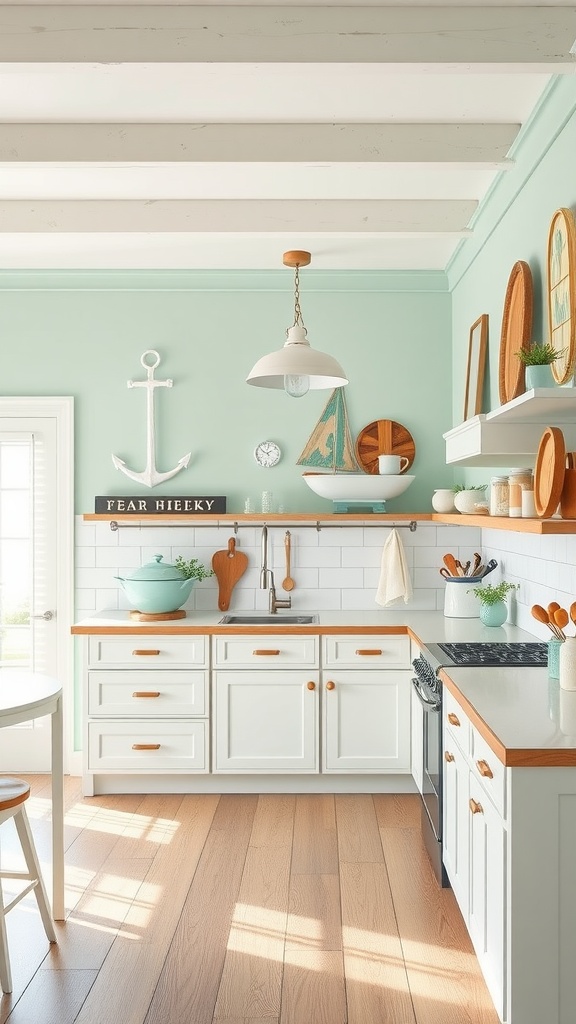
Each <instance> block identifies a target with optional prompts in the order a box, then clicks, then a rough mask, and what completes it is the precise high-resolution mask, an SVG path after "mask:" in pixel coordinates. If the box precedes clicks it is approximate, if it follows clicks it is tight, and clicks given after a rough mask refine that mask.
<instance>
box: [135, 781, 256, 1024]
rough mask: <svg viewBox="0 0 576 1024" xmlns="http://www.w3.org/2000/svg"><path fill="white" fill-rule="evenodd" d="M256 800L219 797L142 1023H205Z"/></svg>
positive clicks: (208, 1021) (209, 1014)
mask: <svg viewBox="0 0 576 1024" xmlns="http://www.w3.org/2000/svg"><path fill="white" fill-rule="evenodd" d="M257 801H258V798H257V797H256V796H252V795H249V796H239V795H235V796H234V795H232V796H228V795H227V796H222V797H221V798H220V801H219V804H218V808H217V810H216V814H215V815H214V822H213V827H212V828H211V829H210V834H209V836H208V839H207V841H206V844H205V847H204V850H203V852H202V856H201V857H200V862H199V864H198V868H197V870H196V874H195V876H194V880H193V882H192V885H191V887H190V891H189V893H188V897H187V899H186V902H185V904H184V907H183V910H182V915H181V917H180V920H179V922H178V925H177V927H176V930H175V933H174V938H173V941H172V944H171V947H170V950H169V952H168V955H167V957H166V960H165V963H164V966H163V968H162V971H161V973H160V977H159V980H158V986H157V988H156V991H155V993H154V997H153V999H152V1002H151V1004H150V1009H149V1011H148V1014H147V1015H146V1018H145V1024H164V1022H169V1024H191V1022H194V1024H211V1022H212V1019H213V1013H214V1007H215V1005H216V998H217V995H218V988H219V984H220V977H221V974H222V968H223V964H224V959H225V954H226V947H227V944H228V938H229V935H230V929H231V926H232V922H233V919H234V912H235V909H236V903H237V901H238V891H239V888H240V882H241V879H242V873H243V870H244V862H245V858H246V852H247V849H248V843H249V841H250V832H251V829H252V823H253V819H254V814H255V811H256V805H257Z"/></svg>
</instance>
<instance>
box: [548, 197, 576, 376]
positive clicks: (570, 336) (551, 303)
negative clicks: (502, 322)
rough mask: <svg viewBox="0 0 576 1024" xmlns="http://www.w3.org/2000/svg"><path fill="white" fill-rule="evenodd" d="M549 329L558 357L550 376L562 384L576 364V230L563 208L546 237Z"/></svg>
mask: <svg viewBox="0 0 576 1024" xmlns="http://www.w3.org/2000/svg"><path fill="white" fill-rule="evenodd" d="M548 327H549V330H550V344H551V345H552V347H553V348H555V349H556V351H557V352H559V353H560V355H559V356H558V358H557V359H555V360H554V362H553V363H552V373H553V375H554V378H555V380H556V382H557V383H558V384H565V383H566V382H567V381H569V380H570V378H571V377H572V375H573V373H574V366H575V364H576V226H575V224H574V215H573V213H572V211H571V210H568V209H565V208H561V209H560V210H556V213H555V214H554V216H553V217H552V221H551V224H550V230H549V233H548Z"/></svg>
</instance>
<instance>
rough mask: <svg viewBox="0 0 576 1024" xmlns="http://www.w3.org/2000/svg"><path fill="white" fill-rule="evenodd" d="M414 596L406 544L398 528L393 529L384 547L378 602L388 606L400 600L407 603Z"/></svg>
mask: <svg viewBox="0 0 576 1024" xmlns="http://www.w3.org/2000/svg"><path fill="white" fill-rule="evenodd" d="M411 597H412V581H411V579H410V573H409V572H408V566H407V565H406V555H405V554H404V545H403V544H402V540H401V538H400V535H399V533H398V530H395V529H393V530H391V531H390V535H389V536H388V537H387V538H386V543H385V544H384V548H383V549H382V563H381V566H380V579H379V581H378V590H377V591H376V604H380V605H382V607H383V608H388V607H389V606H390V605H392V604H396V603H397V602H398V601H402V600H403V601H404V604H406V603H407V602H408V601H409V600H410V598H411Z"/></svg>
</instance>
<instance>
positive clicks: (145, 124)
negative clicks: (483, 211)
mask: <svg viewBox="0 0 576 1024" xmlns="http://www.w3.org/2000/svg"><path fill="white" fill-rule="evenodd" d="M575 40H576V8H574V7H571V6H570V5H569V4H568V3H560V4H555V5H547V4H542V3H538V4H532V3H519V2H515V3H509V4H508V5H506V6H505V7H503V6H501V5H497V4H496V3H495V4H492V3H488V4H487V3H484V4H483V5H482V6H481V7H480V6H478V5H475V4H473V3H453V4H444V5H443V6H442V7H439V6H436V5H434V4H432V3H421V4H420V5H418V6H417V5H414V4H412V3H410V2H405V3H403V4H399V3H396V4H395V5H394V6H391V7H386V6H384V5H382V4H377V3H371V2H369V0H368V2H367V0H362V2H361V0H348V2H347V3H341V4H335V3H322V2H319V3H318V2H317V3H315V4H313V5H312V4H302V5H301V6H296V5H291V4H287V3H286V2H284V3H282V2H281V0H268V2H266V3H259V2H258V0H256V2H254V0H250V2H249V0H241V2H237V3H236V4H234V5H227V4H225V3H221V2H220V0H212V2H211V3H204V4H197V3H188V4H185V5H179V6H176V7H173V6H171V5H170V4H168V3H162V2H160V3H158V2H155V3H154V4H139V3H124V4H122V5H120V4H114V3H112V4H111V3H104V0H102V2H96V3H80V4H72V3H64V4H62V3H60V4H59V5H57V6H54V7H52V6H50V5H49V4H46V3H40V4H38V3H36V4H34V5H30V6H29V5H27V4H23V3H16V4H12V5H9V6H5V7H4V6H1V5H0V268H33V267H40V268H42V267H46V268H98V269H101V268H107V267H112V268H192V269H270V268H277V267H279V266H281V261H282V253H283V252H284V251H285V250H286V249H308V250H310V251H311V253H312V266H313V267H315V268H317V269H443V268H444V267H445V266H446V264H447V262H448V260H449V259H450V257H451V255H452V254H453V252H454V251H455V249H456V247H457V246H458V244H459V243H460V241H461V239H462V238H465V237H467V236H468V235H469V234H470V232H471V230H473V228H471V227H470V222H471V219H472V224H473V215H474V212H475V210H476V209H477V206H478V204H479V203H480V202H481V200H482V198H483V196H484V195H485V194H486V192H487V190H488V189H489V188H490V186H491V184H492V182H493V181H494V179H495V178H496V177H497V176H498V175H499V174H501V173H507V171H508V170H509V169H510V167H512V166H513V150H512V155H511V156H510V155H509V154H510V149H511V147H513V144H514V140H515V139H516V138H517V136H518V132H519V131H520V130H521V127H522V125H524V124H525V123H526V121H527V120H528V119H529V118H530V116H531V114H532V112H533V111H534V108H535V106H536V105H537V103H538V100H539V98H540V96H541V95H542V93H543V91H544V89H545V88H546V86H547V84H548V82H549V81H550V78H551V76H552V75H554V74H573V73H574V70H575V69H576V56H575V55H574V54H571V53H570V50H571V47H573V44H574V41H575Z"/></svg>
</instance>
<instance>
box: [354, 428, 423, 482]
mask: <svg viewBox="0 0 576 1024" xmlns="http://www.w3.org/2000/svg"><path fill="white" fill-rule="evenodd" d="M379 455H400V456H404V458H406V459H408V463H407V465H406V466H405V467H404V469H403V470H402V472H403V473H405V472H406V470H408V469H410V466H411V465H412V463H413V462H414V456H415V455H416V446H415V444H414V438H413V437H412V434H411V433H410V431H409V430H407V429H406V427H404V426H402V424H401V423H397V422H396V421H395V420H374V421H373V422H372V423H369V424H368V426H366V427H364V428H363V430H361V431H360V433H359V434H358V437H357V438H356V457H357V459H358V462H359V463H360V465H361V466H362V468H363V469H364V470H365V471H366V473H378V456H379Z"/></svg>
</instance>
